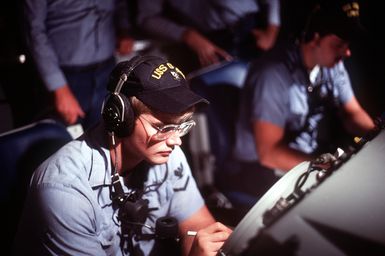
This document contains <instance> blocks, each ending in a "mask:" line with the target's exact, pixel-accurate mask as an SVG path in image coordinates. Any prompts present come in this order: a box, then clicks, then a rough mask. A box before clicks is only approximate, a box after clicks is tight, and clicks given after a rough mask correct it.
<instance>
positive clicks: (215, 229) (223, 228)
mask: <svg viewBox="0 0 385 256" xmlns="http://www.w3.org/2000/svg"><path fill="white" fill-rule="evenodd" d="M202 231H203V232H205V233H215V232H221V231H224V232H228V233H231V232H232V230H231V229H230V228H228V227H227V226H225V225H223V224H222V223H220V222H215V223H213V224H211V225H210V226H208V227H207V228H205V229H203V230H202ZM198 233H199V232H198Z"/></svg>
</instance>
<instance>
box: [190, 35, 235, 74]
mask: <svg viewBox="0 0 385 256" xmlns="http://www.w3.org/2000/svg"><path fill="white" fill-rule="evenodd" d="M183 41H184V42H185V43H186V44H187V45H188V46H189V47H190V48H191V49H193V50H194V51H195V52H196V54H197V55H198V58H199V62H200V63H201V65H202V66H203V67H204V66H208V65H211V64H214V63H218V62H219V61H220V60H221V59H224V60H227V61H230V60H232V59H233V57H231V55H230V54H228V53H227V52H226V51H225V50H223V49H221V48H219V47H217V46H216V45H214V44H213V43H212V42H210V41H209V40H208V39H207V38H205V37H204V36H202V35H201V34H199V33H198V32H197V31H195V30H193V29H188V30H186V32H185V33H184V34H183Z"/></svg>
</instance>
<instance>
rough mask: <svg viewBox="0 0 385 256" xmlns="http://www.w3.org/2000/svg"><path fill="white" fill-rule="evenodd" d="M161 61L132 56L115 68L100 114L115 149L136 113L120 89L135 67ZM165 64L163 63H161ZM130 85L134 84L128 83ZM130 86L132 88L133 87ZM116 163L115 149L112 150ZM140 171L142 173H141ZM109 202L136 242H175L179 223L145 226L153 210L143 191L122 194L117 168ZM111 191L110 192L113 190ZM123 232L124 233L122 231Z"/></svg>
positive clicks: (161, 221) (162, 220)
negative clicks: (169, 240)
mask: <svg viewBox="0 0 385 256" xmlns="http://www.w3.org/2000/svg"><path fill="white" fill-rule="evenodd" d="M154 59H157V60H163V59H162V58H161V57H158V56H140V55H139V56H135V57H134V58H132V59H131V60H129V61H123V62H120V63H118V64H117V66H116V67H115V69H114V70H113V71H112V74H111V77H110V81H109V84H108V89H109V91H110V93H109V94H108V95H107V97H106V98H105V100H104V102H103V105H102V110H101V114H102V117H103V120H104V123H105V129H106V130H107V131H108V132H109V133H110V135H111V137H112V144H113V146H114V147H115V136H117V137H126V136H129V135H130V134H131V133H132V132H133V130H134V125H135V113H134V110H133V108H132V106H131V102H130V100H129V98H128V97H129V96H131V95H127V96H126V95H124V94H122V93H121V90H122V87H123V85H125V84H126V85H128V86H130V81H129V79H130V76H131V77H132V75H131V74H132V72H133V71H134V70H135V68H136V67H138V66H139V65H141V64H142V63H145V62H147V61H149V60H154ZM163 61H165V60H163ZM131 82H133V81H131ZM131 86H135V84H134V83H132V84H131ZM115 159H116V149H115ZM141 171H143V170H141ZM111 182H112V186H111V200H112V201H113V203H114V204H115V205H117V206H118V208H119V214H118V219H119V220H120V221H121V223H122V231H123V232H125V231H126V232H128V233H130V234H135V235H136V239H138V240H149V239H156V240H167V239H179V238H178V221H177V220H176V219H175V218H173V217H170V216H164V217H161V218H159V219H158V220H157V221H156V226H155V227H151V226H148V225H146V224H145V221H146V219H147V217H148V215H149V213H150V212H151V211H152V210H156V209H157V208H149V201H148V200H147V199H143V198H142V196H143V194H144V190H143V189H137V190H134V191H133V192H131V193H125V192H124V191H123V187H122V184H121V181H120V178H119V174H118V172H117V165H116V163H115V166H114V167H113V173H112V175H111ZM112 189H113V190H112ZM142 227H146V228H149V229H150V230H151V231H152V232H153V233H152V234H148V235H147V236H146V235H144V234H142V232H141V228H142ZM124 230H125V231H124Z"/></svg>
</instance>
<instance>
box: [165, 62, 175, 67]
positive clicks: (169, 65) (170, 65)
mask: <svg viewBox="0 0 385 256" xmlns="http://www.w3.org/2000/svg"><path fill="white" fill-rule="evenodd" d="M166 65H167V67H169V68H170V69H174V66H173V65H172V64H171V63H170V62H167V63H166Z"/></svg>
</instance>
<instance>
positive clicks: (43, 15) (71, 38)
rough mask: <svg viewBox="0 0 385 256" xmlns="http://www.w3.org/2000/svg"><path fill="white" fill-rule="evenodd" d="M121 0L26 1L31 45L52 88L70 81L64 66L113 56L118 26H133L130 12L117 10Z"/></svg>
mask: <svg viewBox="0 0 385 256" xmlns="http://www.w3.org/2000/svg"><path fill="white" fill-rule="evenodd" d="M118 1H119V0H109V1H103V0H81V1H78V0H60V1H57V0H39V1H36V0H26V1H25V4H24V15H25V18H26V24H25V34H26V39H27V46H28V49H29V51H30V53H31V55H32V57H33V60H34V63H35V64H36V67H37V70H38V72H39V74H40V76H41V77H42V79H43V82H44V84H45V86H46V87H47V89H48V90H50V91H54V90H56V89H58V88H59V87H61V86H63V85H65V84H67V81H66V79H65V76H64V74H63V72H62V71H61V67H62V66H66V67H78V66H86V65H91V64H95V63H99V62H102V61H105V60H107V59H108V58H111V57H113V55H114V53H115V49H116V33H115V32H116V31H115V30H116V28H117V27H119V28H120V29H121V30H123V29H128V27H129V23H128V18H127V15H128V14H126V15H125V13H127V12H128V11H127V10H125V9H123V8H120V9H118V10H117V11H119V12H115V10H116V9H115V7H116V6H117V5H116V2H118ZM119 4H120V3H119ZM114 19H115V20H118V22H117V23H114Z"/></svg>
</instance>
